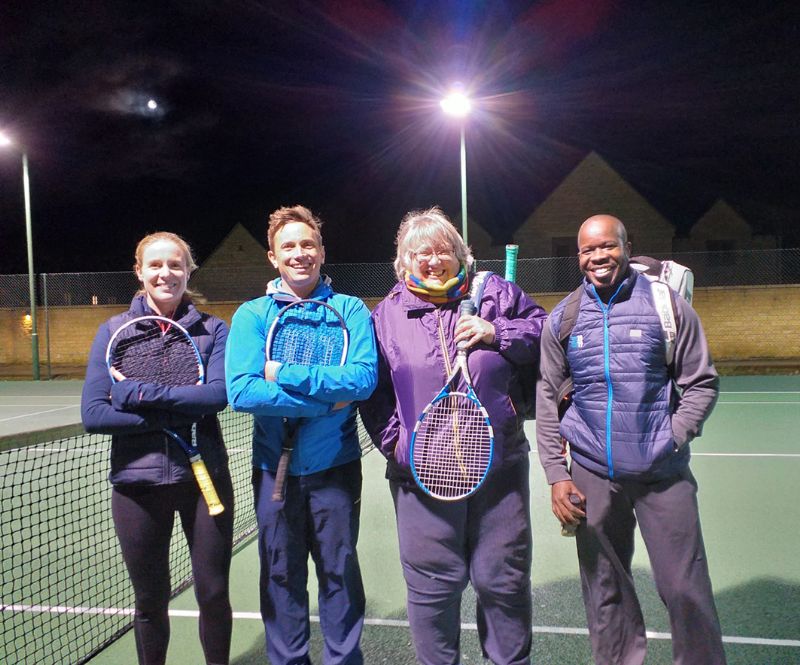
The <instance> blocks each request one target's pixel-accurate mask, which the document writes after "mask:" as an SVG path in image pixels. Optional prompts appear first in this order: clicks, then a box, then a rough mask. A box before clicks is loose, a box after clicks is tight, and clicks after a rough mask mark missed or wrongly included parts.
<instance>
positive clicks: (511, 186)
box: [0, 0, 800, 273]
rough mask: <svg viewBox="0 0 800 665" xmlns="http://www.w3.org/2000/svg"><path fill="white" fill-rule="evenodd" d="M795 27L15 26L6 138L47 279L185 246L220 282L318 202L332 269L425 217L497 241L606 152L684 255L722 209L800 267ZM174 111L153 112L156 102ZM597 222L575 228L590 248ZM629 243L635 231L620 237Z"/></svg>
mask: <svg viewBox="0 0 800 665" xmlns="http://www.w3.org/2000/svg"><path fill="white" fill-rule="evenodd" d="M797 18H798V9H797V8H796V7H795V5H794V3H791V4H790V3H766V2H764V3H758V2H756V3H750V4H748V5H747V6H745V7H723V8H720V7H713V6H708V7H705V6H703V7H698V6H696V5H686V6H685V7H684V6H683V5H674V6H673V5H669V6H662V5H661V4H660V3H640V2H636V3H634V2H630V1H617V2H612V1H610V0H603V1H600V2H594V3H586V2H579V1H578V0H561V1H559V0H550V1H547V2H497V3H491V4H486V5H477V4H472V3H463V2H438V3H418V2H410V1H409V2H380V1H379V0H358V1H357V2H356V1H354V2H350V3H332V2H300V3H293V4H292V6H291V7H288V6H286V5H285V4H284V3H277V2H261V3H252V2H248V3H245V2H240V1H238V0H237V1H234V2H230V3H226V4H225V5H224V7H219V8H218V7H212V6H209V5H203V6H189V7H187V6H184V5H181V4H179V3H174V4H170V3H167V4H164V3H149V2H145V3H137V4H136V5H135V6H134V5H131V4H130V3H127V2H124V1H123V0H111V1H109V2H106V3H103V6H102V7H98V6H97V4H96V3H90V2H86V3H72V4H70V6H69V7H65V6H62V4H61V3H57V2H51V1H48V2H39V3H32V4H31V3H22V2H18V1H17V0H12V1H11V2H8V3H5V5H4V7H3V8H2V9H0V61H2V62H3V75H2V78H0V130H3V131H5V132H6V133H7V134H9V135H13V136H15V137H16V138H18V139H19V140H20V141H23V142H24V144H25V145H26V149H27V153H28V156H29V160H30V176H31V193H32V197H31V198H32V203H33V209H32V219H33V229H34V262H35V270H36V271H37V272H57V271H100V270H126V269H127V268H128V267H130V265H131V263H132V254H133V249H134V245H135V243H136V241H137V240H138V239H139V238H140V237H141V236H142V235H143V234H144V233H146V232H149V231H153V230H158V229H167V230H172V231H176V232H178V233H180V234H181V235H184V236H185V237H186V238H187V239H188V240H189V241H190V243H191V244H192V245H193V246H194V248H195V251H196V253H197V255H198V259H200V260H201V261H202V260H203V259H204V258H206V257H207V256H208V254H209V253H210V252H211V251H212V250H213V249H214V248H215V247H216V246H217V245H218V244H219V242H220V241H221V240H222V239H223V238H224V237H225V235H227V233H228V232H229V231H230V230H231V228H232V227H233V226H234V225H235V224H236V223H242V224H243V225H244V226H245V227H246V228H248V230H250V231H251V233H253V235H254V236H255V237H256V238H258V239H259V240H261V241H262V242H263V235H264V228H265V226H266V218H267V215H268V214H269V212H270V211H271V210H273V209H274V208H276V207H278V206H280V205H292V204H294V203H302V204H304V205H307V206H308V207H310V208H311V209H312V210H314V211H315V212H316V213H318V214H319V215H320V216H321V217H322V219H323V220H324V221H325V227H324V233H325V243H326V248H327V255H328V260H329V261H330V262H347V261H371V260H375V261H388V260H390V259H391V257H392V254H393V246H392V240H393V237H394V232H395V230H396V228H397V225H398V223H399V221H400V218H401V217H402V215H403V214H404V213H405V212H406V211H407V210H409V209H412V208H419V207H426V206H429V205H432V204H439V205H441V206H442V207H443V208H444V209H445V211H446V212H447V213H448V214H449V215H450V216H451V217H452V218H453V219H454V220H455V219H457V218H458V217H459V215H460V190H459V163H458V140H459V136H458V128H457V126H456V125H455V124H453V123H452V122H450V121H448V119H447V118H445V117H443V115H442V113H441V111H440V110H439V108H438V100H439V98H440V96H441V95H442V94H443V93H444V92H445V91H446V89H447V87H448V85H449V84H450V83H451V82H453V81H455V80H459V81H461V82H463V83H464V84H465V86H467V88H468V89H469V90H470V92H471V96H472V97H473V99H474V100H475V104H476V109H475V112H474V113H473V115H472V116H471V117H470V119H469V121H468V125H467V166H468V194H469V211H470V216H471V217H474V219H475V220H476V221H478V222H480V223H481V224H482V225H483V226H484V227H485V228H487V230H488V231H489V232H490V233H491V234H492V235H493V236H494V237H495V239H496V240H498V241H501V242H502V241H505V240H507V239H508V238H510V236H511V234H512V233H513V231H514V229H515V228H516V227H517V226H519V225H520V224H522V222H523V221H524V220H525V219H526V217H527V216H528V215H529V214H530V213H531V212H533V210H534V209H535V208H536V207H537V206H538V205H539V204H540V203H541V202H542V201H543V200H544V199H545V198H546V196H547V195H548V194H549V193H550V192H551V191H552V189H553V188H554V187H555V186H556V185H558V184H559V183H560V182H561V181H562V180H563V179H564V177H566V175H567V174H568V173H569V172H570V171H571V170H572V169H573V168H574V167H575V166H576V165H577V164H578V163H579V162H580V161H581V160H582V159H583V158H584V157H585V155H586V154H587V153H589V152H590V151H592V150H594V151H596V152H598V153H599V154H600V155H601V156H602V157H603V158H604V159H606V160H607V161H608V162H609V163H610V164H611V166H612V167H613V168H614V169H615V170H616V171H617V172H618V173H619V174H620V175H621V176H622V177H623V178H625V179H626V180H627V181H628V182H629V183H630V184H631V185H632V186H633V187H634V188H635V189H637V190H638V191H639V192H640V193H641V194H642V195H643V196H644V197H645V198H646V199H647V200H648V201H649V202H650V203H651V204H652V205H653V206H654V207H655V208H656V209H657V210H659V212H661V214H662V215H664V216H665V217H666V218H667V219H668V220H669V221H671V222H672V223H673V224H675V226H676V228H677V230H678V232H685V230H687V229H688V227H689V226H690V225H691V224H692V223H694V222H695V221H696V220H697V219H698V218H699V217H700V216H701V215H702V214H703V213H704V212H706V211H707V210H708V209H709V208H710V207H711V205H713V203H714V202H715V201H716V200H718V199H720V198H723V199H725V200H726V201H727V202H728V203H729V204H730V205H731V206H732V207H733V208H734V209H735V210H736V211H737V212H739V213H740V214H741V215H742V216H743V217H744V218H745V219H746V220H747V221H748V222H750V224H751V225H752V226H753V227H754V229H755V230H756V231H757V232H764V233H773V234H777V235H780V236H782V237H783V240H784V246H798V245H800V228H799V227H800V224H797V220H798V218H799V217H800V166H799V165H798V159H797V155H798V154H800V141H799V140H798V139H799V138H800V123H798V121H797V118H798V117H799V116H798V110H800V109H798V101H799V100H800V75H799V74H798V71H800V46H798V44H800V40H798V39H797V38H798V31H799V29H798V25H800V22H798V21H797ZM149 99H154V100H156V101H157V102H158V106H157V108H156V109H155V110H153V109H149V108H148V107H147V101H148V100H149ZM0 220H2V223H1V224H0V246H2V247H3V252H2V255H3V260H2V270H0V272H3V273H21V272H26V271H27V261H26V248H25V227H24V215H23V206H22V178H21V166H20V162H19V157H18V156H17V155H15V154H14V153H13V152H8V151H2V152H0ZM581 221H582V220H575V229H577V226H578V225H579V223H580V222H581ZM623 221H624V220H623Z"/></svg>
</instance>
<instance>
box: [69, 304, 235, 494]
mask: <svg viewBox="0 0 800 665" xmlns="http://www.w3.org/2000/svg"><path fill="white" fill-rule="evenodd" d="M152 314H155V312H153V311H152V310H151V309H150V307H149V306H148V305H147V299H146V297H145V296H144V295H137V296H136V297H134V299H133V301H132V302H131V306H130V309H129V310H128V311H127V312H125V313H123V314H118V315H117V316H113V317H111V318H110V319H109V320H108V321H106V322H105V323H104V324H102V325H101V326H100V328H99V329H98V331H97V335H96V336H95V338H94V342H93V343H92V349H91V351H90V353H89V362H88V365H87V367H86V381H85V382H84V385H83V394H82V396H81V419H82V420H83V425H84V427H85V428H86V431H87V432H91V433H99V434H111V435H112V437H111V473H110V476H109V479H110V481H111V482H112V483H113V484H114V485H127V484H134V485H164V484H171V483H178V482H189V481H192V482H193V481H194V476H193V474H192V471H191V466H190V465H189V462H188V459H187V458H186V455H185V454H184V452H183V450H182V449H181V448H180V447H179V446H178V445H177V444H176V443H174V442H172V441H171V439H170V438H169V437H168V436H167V435H166V434H164V432H163V431H162V428H163V427H168V428H170V429H173V430H174V431H176V432H177V433H178V434H179V435H180V436H182V437H183V438H184V440H190V439H191V425H192V423H197V445H198V448H199V449H200V453H201V455H202V456H203V459H204V461H205V463H206V466H207V467H208V470H209V473H211V475H212V476H213V475H218V474H219V473H221V472H222V471H224V470H225V469H227V461H228V457H227V452H226V451H225V445H224V443H223V440H222V432H221V430H220V427H219V422H218V421H217V417H216V414H217V412H219V411H222V410H223V409H224V408H225V407H226V405H227V399H226V395H225V370H224V366H223V363H224V357H225V340H226V339H227V336H228V326H227V325H226V324H225V322H224V321H222V320H221V319H218V318H217V317H215V316H211V315H209V314H204V313H202V312H200V311H198V310H197V309H196V308H195V306H194V305H192V304H191V303H189V302H184V303H183V304H181V305H180V307H179V308H178V311H177V312H176V315H175V320H176V321H177V322H178V323H180V324H181V325H182V326H183V327H184V328H186V329H187V330H188V331H189V333H190V334H191V336H192V339H193V340H194V342H195V344H196V345H197V347H198V350H199V351H200V356H201V357H202V359H203V364H204V365H205V369H206V382H205V383H204V384H203V385H199V386H179V387H169V386H162V385H157V384H153V383H142V382H140V381H132V380H125V381H121V382H119V383H113V382H112V380H111V377H110V376H109V374H108V367H107V366H106V347H107V346H108V342H109V340H110V339H111V336H112V334H113V333H114V332H115V331H116V330H117V329H118V328H119V327H120V326H122V325H123V324H124V323H126V322H127V321H129V320H131V319H133V318H136V317H139V316H146V315H152Z"/></svg>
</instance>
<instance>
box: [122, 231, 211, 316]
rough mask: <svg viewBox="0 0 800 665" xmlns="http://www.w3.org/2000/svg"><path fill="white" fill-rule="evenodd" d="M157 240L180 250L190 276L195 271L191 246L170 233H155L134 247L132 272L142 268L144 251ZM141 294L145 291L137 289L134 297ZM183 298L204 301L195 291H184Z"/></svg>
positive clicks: (195, 265)
mask: <svg viewBox="0 0 800 665" xmlns="http://www.w3.org/2000/svg"><path fill="white" fill-rule="evenodd" d="M159 240H166V241H168V242H173V243H175V244H176V245H177V246H178V249H180V250H181V254H183V260H184V263H186V270H187V272H188V273H189V275H190V276H191V274H192V273H193V272H194V271H195V270H197V263H195V260H194V255H193V254H192V248H191V246H190V245H189V243H188V242H186V241H185V240H184V239H183V238H181V237H180V236H179V235H178V234H177V233H172V232H171V231H156V232H155V233H148V234H147V235H146V236H145V237H144V238H142V239H141V240H140V241H139V243H138V244H137V245H136V250H135V251H134V252H133V258H134V264H133V269H134V270H136V269H137V268H142V262H143V261H144V252H145V250H146V249H147V248H148V247H150V245H152V244H153V243H156V242H158V241H159ZM142 293H145V290H144V289H143V288H141V289H139V290H138V291H137V292H136V295H139V294H142ZM184 297H185V298H188V299H189V300H191V301H192V302H201V301H203V300H204V298H203V296H202V295H201V294H200V293H198V292H197V291H192V290H190V289H188V288H187V289H186V291H184Z"/></svg>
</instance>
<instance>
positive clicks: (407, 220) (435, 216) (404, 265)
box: [394, 206, 475, 281]
mask: <svg viewBox="0 0 800 665" xmlns="http://www.w3.org/2000/svg"><path fill="white" fill-rule="evenodd" d="M395 242H396V244H397V256H396V257H395V260H394V272H395V274H396V275H397V279H398V280H401V281H402V280H403V279H404V278H405V274H406V272H407V271H410V270H411V262H412V261H413V260H414V252H415V251H416V250H417V249H418V248H419V247H420V246H421V245H422V244H423V243H429V244H431V245H434V246H435V245H436V244H437V242H443V243H446V244H448V245H450V246H451V247H452V248H453V254H454V255H455V257H456V259H458V262H459V264H461V265H463V266H466V268H467V272H469V271H470V270H471V269H472V264H473V263H474V261H475V259H474V258H473V257H472V252H471V251H470V248H469V247H467V245H466V244H465V243H464V240H463V239H462V237H461V236H460V235H459V233H458V231H457V230H456V227H455V226H453V223H452V222H451V221H450V218H449V217H448V216H447V215H445V214H444V212H443V211H442V209H441V208H440V207H439V206H433V207H432V208H428V209H427V210H412V211H411V212H408V213H406V215H405V216H404V217H403V221H402V222H400V228H399V229H397V239H396V241H395Z"/></svg>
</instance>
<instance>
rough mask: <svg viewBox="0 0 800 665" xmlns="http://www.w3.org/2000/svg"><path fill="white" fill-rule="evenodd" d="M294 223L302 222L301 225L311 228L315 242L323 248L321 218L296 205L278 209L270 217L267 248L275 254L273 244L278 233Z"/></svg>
mask: <svg viewBox="0 0 800 665" xmlns="http://www.w3.org/2000/svg"><path fill="white" fill-rule="evenodd" d="M292 222H300V223H301V224H305V225H306V226H308V227H310V228H311V230H312V231H313V233H314V240H316V241H317V244H318V245H319V246H320V247H322V232H321V231H320V227H321V226H322V220H320V218H319V217H317V216H316V215H314V213H313V212H311V211H310V210H309V209H308V208H306V207H305V206H301V205H296V206H292V207H291V208H290V207H287V206H284V207H282V208H278V209H277V210H276V211H275V212H273V213H272V214H271V215H270V216H269V225H268V226H267V246H268V247H269V249H270V250H272V251H273V252H274V251H275V247H273V244H274V242H275V236H276V235H277V233H278V231H280V230H281V229H282V228H283V227H284V226H286V225H287V224H291V223H292Z"/></svg>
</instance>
